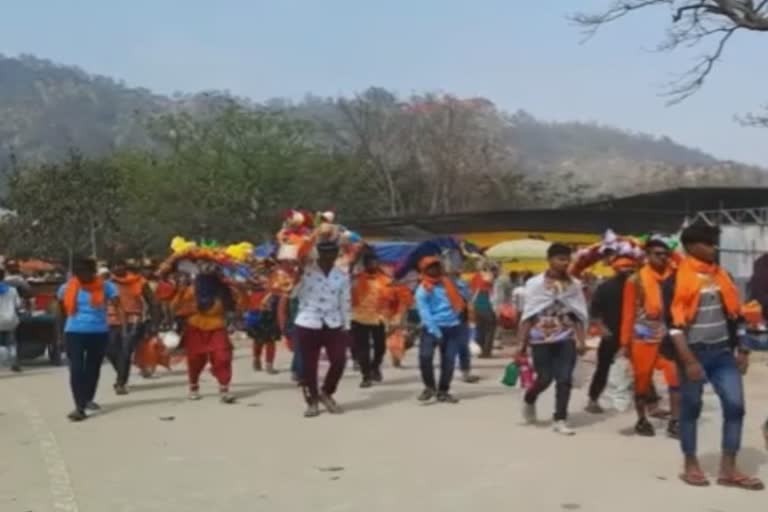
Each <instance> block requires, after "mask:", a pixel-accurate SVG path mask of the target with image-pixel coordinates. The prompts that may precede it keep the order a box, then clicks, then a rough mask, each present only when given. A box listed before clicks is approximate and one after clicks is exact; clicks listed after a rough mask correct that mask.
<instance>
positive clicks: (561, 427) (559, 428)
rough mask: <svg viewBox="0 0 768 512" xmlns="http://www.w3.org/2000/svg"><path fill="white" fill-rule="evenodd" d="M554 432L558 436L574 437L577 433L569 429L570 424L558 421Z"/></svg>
mask: <svg viewBox="0 0 768 512" xmlns="http://www.w3.org/2000/svg"><path fill="white" fill-rule="evenodd" d="M554 430H555V432H557V433H558V434H561V435H564V436H572V435H575V434H576V431H575V430H573V429H572V428H571V427H569V426H568V424H567V423H566V422H564V421H556V422H555V426H554Z"/></svg>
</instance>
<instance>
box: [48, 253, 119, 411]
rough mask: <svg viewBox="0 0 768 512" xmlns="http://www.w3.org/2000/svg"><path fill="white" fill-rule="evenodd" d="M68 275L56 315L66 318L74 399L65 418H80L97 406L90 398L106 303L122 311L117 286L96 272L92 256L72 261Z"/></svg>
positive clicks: (102, 346) (103, 342) (104, 337)
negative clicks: (70, 275) (73, 407)
mask: <svg viewBox="0 0 768 512" xmlns="http://www.w3.org/2000/svg"><path fill="white" fill-rule="evenodd" d="M72 274H73V276H72V278H70V280H69V281H68V282H67V283H65V284H64V285H62V286H61V288H59V292H58V299H59V310H60V315H59V318H61V319H66V321H65V322H64V325H63V335H64V345H65V348H66V352H67V359H68V361H69V384H70V387H71V390H72V397H73V399H74V402H75V410H74V411H72V412H71V413H70V414H69V416H68V417H69V419H70V420H71V421H83V420H84V419H86V417H87V416H86V413H85V411H86V410H98V409H100V407H99V406H98V405H97V404H96V403H95V402H94V401H93V399H94V397H95V396H96V388H97V387H98V383H99V375H100V373H101V365H102V363H103V362H104V354H105V352H106V349H107V344H108V342H109V324H108V322H107V306H108V305H111V306H113V307H114V308H115V311H116V312H117V314H118V317H120V318H122V316H123V314H122V310H121V309H120V302H119V300H118V293H117V289H116V288H115V286H114V285H113V284H112V283H110V282H108V281H104V280H102V279H101V278H100V277H98V276H97V275H96V262H95V261H94V260H93V259H89V258H83V259H78V260H76V261H75V262H74V263H73V266H72ZM121 324H124V322H121Z"/></svg>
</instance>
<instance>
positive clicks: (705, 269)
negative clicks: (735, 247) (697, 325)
mask: <svg viewBox="0 0 768 512" xmlns="http://www.w3.org/2000/svg"><path fill="white" fill-rule="evenodd" d="M701 275H707V276H710V277H711V278H712V280H713V281H714V282H715V284H717V286H718V287H719V288H720V297H721V298H722V301H723V307H724V309H725V312H726V314H727V316H728V317H729V318H731V319H733V318H736V317H737V316H738V315H739V313H740V311H741V301H740V300H739V291H738V289H737V288H736V285H735V284H734V283H733V281H732V280H731V277H730V276H729V275H728V273H727V272H726V271H725V270H724V269H723V268H722V267H720V266H719V265H717V264H716V263H706V262H703V261H700V260H697V259H695V258H692V257H691V256H686V257H685V259H683V261H682V262H681V263H680V268H678V270H677V280H676V283H675V296H674V298H673V299H672V305H671V313H672V322H673V324H674V325H675V326H677V327H688V326H690V325H691V323H692V322H693V320H694V319H695V318H696V313H697V311H698V310H699V299H700V294H701V287H702V279H701V277H700V276H701Z"/></svg>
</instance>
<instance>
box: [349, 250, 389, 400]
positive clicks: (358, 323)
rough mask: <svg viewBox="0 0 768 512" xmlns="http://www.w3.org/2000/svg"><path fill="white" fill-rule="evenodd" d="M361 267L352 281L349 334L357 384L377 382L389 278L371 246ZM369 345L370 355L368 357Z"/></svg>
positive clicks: (367, 386) (383, 339) (382, 354)
mask: <svg viewBox="0 0 768 512" xmlns="http://www.w3.org/2000/svg"><path fill="white" fill-rule="evenodd" d="M362 260H363V267H364V268H363V271H362V272H360V273H359V274H358V275H356V276H355V278H354V283H353V285H352V337H353V340H354V341H353V342H354V344H355V355H356V357H357V360H358V362H359V363H360V373H361V374H362V377H363V381H362V382H361V383H360V387H361V388H369V387H371V385H372V383H373V382H381V381H382V380H383V378H382V375H381V363H382V361H383V360H384V354H385V353H386V351H387V346H386V328H385V326H384V318H385V316H386V314H387V305H388V301H389V298H390V294H391V290H390V285H391V283H392V280H391V279H390V277H389V276H387V275H386V274H385V273H384V271H383V270H381V267H380V266H379V261H378V259H377V258H376V254H375V253H374V252H373V250H371V249H367V250H366V251H365V252H364V253H363V256H362ZM371 345H373V358H371Z"/></svg>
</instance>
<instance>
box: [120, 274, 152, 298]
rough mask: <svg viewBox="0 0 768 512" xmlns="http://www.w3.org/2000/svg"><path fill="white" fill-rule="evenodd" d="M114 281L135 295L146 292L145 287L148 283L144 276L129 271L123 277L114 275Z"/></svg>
mask: <svg viewBox="0 0 768 512" xmlns="http://www.w3.org/2000/svg"><path fill="white" fill-rule="evenodd" d="M112 281H114V282H115V283H116V284H118V285H120V286H121V287H125V288H126V289H127V290H128V291H129V292H130V293H131V295H134V296H141V295H142V293H144V287H145V286H146V285H147V280H146V279H144V277H143V276H141V275H140V274H134V273H128V274H126V275H124V276H123V277H119V276H112Z"/></svg>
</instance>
